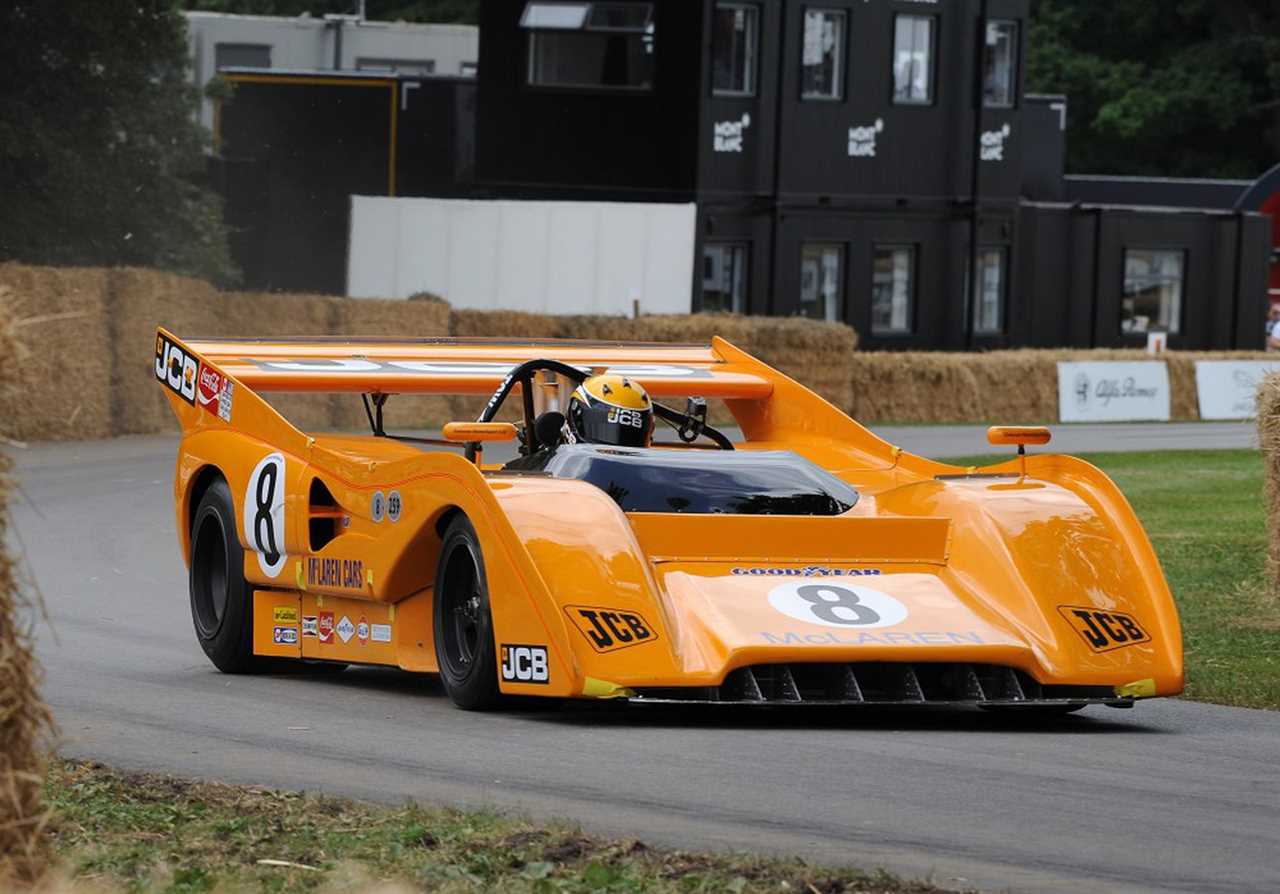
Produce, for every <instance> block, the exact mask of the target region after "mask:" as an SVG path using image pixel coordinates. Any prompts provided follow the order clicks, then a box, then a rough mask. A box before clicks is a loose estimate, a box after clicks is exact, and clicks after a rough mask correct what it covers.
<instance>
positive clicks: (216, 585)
mask: <svg viewBox="0 0 1280 894" xmlns="http://www.w3.org/2000/svg"><path fill="white" fill-rule="evenodd" d="M235 519H236V511H235V503H234V502H233V501H232V499H231V489H230V488H229V487H227V482H226V481H224V480H222V479H218V480H217V481H215V482H213V483H212V484H211V485H209V488H208V490H206V491H205V493H204V497H203V498H201V500H200V505H199V506H197V507H196V512H195V518H194V520H193V521H192V523H191V566H190V573H189V578H188V581H189V591H190V595H191V620H192V622H193V623H194V624H195V628H196V639H198V640H199V641H200V647H201V648H202V649H204V653H205V654H206V655H208V656H209V660H210V661H212V662H213V666H214V667H216V668H217V669H218V670H220V671H222V672H223V673H224V674H243V673H249V672H250V671H253V670H257V669H258V665H259V662H258V660H257V659H255V657H254V654H253V606H252V604H251V603H252V595H253V593H252V590H251V589H250V587H249V584H248V582H246V581H245V579H244V547H242V546H241V545H240V538H239V537H238V536H237V534H236V521H235Z"/></svg>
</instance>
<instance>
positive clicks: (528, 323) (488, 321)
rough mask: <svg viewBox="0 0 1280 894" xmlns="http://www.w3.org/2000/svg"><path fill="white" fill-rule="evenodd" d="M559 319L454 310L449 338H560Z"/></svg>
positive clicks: (509, 313)
mask: <svg viewBox="0 0 1280 894" xmlns="http://www.w3.org/2000/svg"><path fill="white" fill-rule="evenodd" d="M559 321H560V318H559V317H552V316H548V315H547V314H531V313H525V312H524V311H518V310H455V311H453V313H452V314H451V315H450V320H449V334H450V335H454V336H457V337H458V338H560V337H561V336H560V334H559V333H560V330H559V326H560V323H559Z"/></svg>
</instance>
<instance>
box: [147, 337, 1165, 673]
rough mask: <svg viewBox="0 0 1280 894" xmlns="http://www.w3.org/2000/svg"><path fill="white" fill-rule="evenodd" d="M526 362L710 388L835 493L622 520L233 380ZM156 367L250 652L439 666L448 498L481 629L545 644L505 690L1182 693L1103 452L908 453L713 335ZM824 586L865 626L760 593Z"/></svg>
mask: <svg viewBox="0 0 1280 894" xmlns="http://www.w3.org/2000/svg"><path fill="white" fill-rule="evenodd" d="M542 357H546V358H550V359H554V360H558V361H561V362H564V363H569V364H573V365H575V366H579V367H582V368H608V369H610V370H611V371H620V372H623V373H624V374H626V375H628V376H630V377H632V378H634V379H636V380H638V381H639V382H640V383H641V384H643V385H644V387H645V388H646V389H648V391H649V392H650V394H652V395H653V396H654V397H655V398H657V399H658V400H662V399H665V398H678V397H685V396H704V397H708V398H720V399H723V400H724V401H725V404H726V405H727V407H728V408H729V410H730V412H731V413H732V414H733V416H734V417H735V418H736V420H737V423H738V425H739V427H740V428H741V430H742V433H743V438H744V442H743V443H741V444H739V445H737V447H738V449H739V450H744V451H750V450H770V451H779V450H785V451H791V452H793V453H796V454H799V455H800V456H802V457H804V458H805V459H807V460H809V461H810V462H812V463H814V464H816V465H818V466H820V467H821V468H822V469H825V470H827V471H828V472H830V473H831V474H833V475H835V476H836V477H838V478H840V479H842V480H843V481H844V482H846V483H847V484H849V485H850V486H851V487H852V488H853V489H854V490H856V491H857V493H858V495H859V499H858V502H857V503H856V505H855V506H854V507H853V508H852V509H850V510H849V511H848V512H845V513H844V514H842V515H838V516H831V517H825V516H824V517H811V516H804V517H800V516H780V515H772V516H765V515H689V514H681V513H677V512H672V513H624V512H623V511H622V510H621V509H620V508H619V506H618V504H617V503H615V502H614V500H613V499H612V498H611V497H610V496H609V495H608V494H606V493H605V492H604V491H603V490H601V489H599V488H597V487H596V486H594V485H592V484H589V483H587V482H584V481H578V480H569V479H559V478H553V477H550V476H531V475H512V474H505V473H503V472H502V471H501V470H500V469H499V468H497V467H491V466H483V465H480V466H478V465H476V464H473V463H471V462H468V461H467V460H466V459H465V458H464V457H463V456H462V455H460V453H459V452H458V451H457V450H450V449H448V448H441V449H433V450H424V449H423V448H422V447H421V446H415V445H413V444H411V443H406V442H403V441H397V440H393V439H389V438H385V437H374V436H372V435H363V436H358V435H345V434H323V433H304V432H302V431H299V430H298V429H296V428H295V427H293V426H292V425H290V424H289V423H288V422H287V421H286V420H285V419H283V418H282V417H281V416H280V415H279V414H278V413H277V412H276V411H275V410H274V409H272V408H271V406H270V405H269V404H268V403H267V402H266V401H265V400H264V399H263V398H262V397H260V396H259V395H258V394H257V393H256V392H258V391H310V392H334V391H343V392H351V393H366V394H374V395H394V394H398V393H442V394H443V393H456V394H487V393H491V392H492V391H494V389H495V388H497V387H498V386H499V385H500V384H501V383H502V381H503V378H504V376H505V375H506V371H508V370H509V369H510V368H511V367H513V366H514V365H515V364H517V363H520V362H522V361H525V360H529V359H534V358H542ZM175 358H176V359H177V360H178V362H177V363H176V364H175V363H174V359H175ZM156 364H157V365H156V370H157V377H158V378H159V379H160V380H161V382H162V384H165V385H166V394H167V395H168V397H169V400H170V402H171V404H172V406H173V409H174V412H175V413H176V415H177V416H178V419H179V421H180V422H181V425H182V430H183V439H182V443H181V447H180V449H179V453H178V460H177V474H176V477H175V483H174V499H175V507H176V516H177V527H178V532H179V540H180V543H181V547H182V551H183V554H184V556H186V557H187V558H188V560H189V558H190V556H189V553H190V543H189V539H190V534H189V528H190V524H191V518H192V512H193V504H194V500H195V499H197V498H198V497H197V493H198V491H199V489H200V487H201V486H202V483H203V482H205V481H207V479H208V476H209V475H211V474H213V473H214V472H215V471H216V474H218V475H221V476H222V477H223V478H225V479H226V481H227V482H228V484H229V487H230V490H231V493H232V495H233V496H234V500H235V508H236V516H237V519H239V520H241V523H240V530H239V536H240V540H241V543H242V544H243V545H244V546H245V548H246V552H245V565H244V574H245V578H246V580H247V581H249V582H250V584H251V585H252V586H253V587H254V588H255V594H254V607H253V611H254V615H253V618H254V649H255V652H257V653H258V654H261V655H274V656H281V657H293V658H300V659H301V658H305V659H318V660H331V661H342V662H354V663H362V664H376V665H391V666H398V667H401V668H404V669H405V670H410V671H426V672H431V671H435V670H436V659H435V655H434V648H433V636H432V630H431V625H432V611H431V600H432V584H433V576H434V574H435V570H436V562H437V558H438V554H439V549H440V531H439V524H440V521H441V519H442V518H444V517H445V516H446V515H447V514H449V513H452V512H456V511H460V512H463V513H465V514H466V515H467V516H468V518H469V519H470V521H471V523H472V525H473V526H474V528H475V531H476V533H477V535H478V538H479V541H480V545H481V548H482V551H483V556H484V563H485V568H486V573H487V578H488V588H489V594H490V602H491V606H492V612H493V626H494V636H495V641H496V642H497V643H498V644H505V643H518V644H531V643H533V644H539V645H545V647H546V649H547V655H548V662H549V675H548V676H549V679H548V681H547V682H546V683H545V684H540V685H535V684H529V683H519V682H513V681H503V682H502V683H501V689H502V691H503V692H508V693H516V694H525V695H543V696H569V697H613V696H619V695H628V694H630V693H631V692H632V691H633V690H635V689H637V688H644V687H698V686H717V685H719V684H721V683H723V682H724V680H725V678H726V676H727V675H728V674H729V673H730V672H732V671H734V670H735V669H737V668H742V667H747V666H753V665H761V664H779V663H800V664H803V663H808V662H852V661H857V662H916V663H928V662H961V663H978V664H986V665H1000V666H1005V667H1011V668H1016V669H1018V670H1020V671H1022V672H1024V673H1025V674H1027V675H1028V676H1030V677H1031V678H1033V679H1034V680H1035V681H1037V682H1039V683H1041V684H1045V685H1054V684H1064V685H1075V686H1105V687H1111V689H1112V690H1113V691H1114V692H1115V694H1116V696H1117V697H1124V698H1142V697H1150V696H1156V695H1173V694H1176V693H1178V692H1180V691H1181V690H1182V687H1183V663H1182V640H1181V631H1180V626H1179V622H1178V616H1177V611H1176V609H1175V607H1174V603H1173V600H1172V598H1171V596H1170V593H1169V589H1168V586H1167V584H1166V582H1165V579H1164V575H1163V573H1162V572H1161V569H1160V566H1159V564H1158V562H1157V560H1156V557H1155V554H1154V552H1153V550H1152V548H1151V545H1150V543H1149V541H1148V539H1147V537H1146V535H1145V533H1144V531H1143V529H1142V527H1141V525H1140V524H1139V522H1138V520H1137V518H1136V517H1135V516H1134V513H1133V511H1132V509H1131V508H1130V507H1129V505H1128V503H1127V502H1126V500H1125V498H1124V497H1123V496H1122V495H1121V493H1120V492H1119V490H1118V489H1117V488H1116V486H1115V485H1114V484H1113V483H1112V482H1111V481H1110V480H1109V479H1108V478H1107V477H1106V476H1105V475H1104V474H1103V473H1102V472H1100V471H1099V470H1098V469H1096V468H1094V467H1093V466H1091V465H1089V464H1087V463H1085V462H1082V461H1080V460H1077V459H1073V458H1070V457H1065V456H1057V455H1032V456H1028V457H1026V458H1025V465H1023V464H1022V463H1021V462H1020V461H1019V460H1018V459H1017V458H1016V457H1014V456H1013V455H1012V454H1011V456H1010V459H1009V462H1007V463H1004V464H1002V465H999V466H993V467H991V468H985V469H982V470H971V469H970V470H966V469H961V468H957V467H953V466H949V465H945V464H942V463H937V462H933V461H931V460H928V459H924V458H921V457H918V456H913V455H911V454H908V453H905V452H903V451H901V450H900V449H898V448H896V447H894V446H893V445H891V444H889V443H886V442H885V441H883V440H881V439H880V438H878V437H876V436H875V435H873V434H872V433H871V432H870V431H868V430H867V429H866V428H864V427H863V426H861V425H859V424H858V423H857V422H855V421H853V420H852V419H850V418H849V417H848V416H846V415H845V414H844V413H842V412H841V411H840V410H838V409H837V408H836V407H834V406H832V405H830V404H828V403H827V402H825V401H824V400H822V399H821V398H820V397H818V396H817V395H816V394H814V393H813V392H811V391H809V390H808V389H806V388H804V387H803V386H801V385H800V384H798V383H796V382H794V381H792V380H791V379H788V378H787V377H786V376H784V375H782V374H780V373H779V372H777V371H776V370H773V369H771V368H769V367H768V366H766V365H765V364H763V363H761V362H760V361H758V360H756V359H755V358H753V357H751V356H749V355H748V354H746V353H744V352H742V351H740V350H738V349H737V348H735V347H733V346H732V345H730V344H728V343H727V342H724V341H723V340H720V339H716V340H714V342H713V343H712V344H711V345H710V346H672V345H625V344H586V343H579V342H555V343H553V342H514V341H512V342H506V341H504V342H497V341H483V340H473V341H465V340H450V339H437V340H424V341H421V342H405V341H401V342H391V341H378V340H352V341H341V340H316V339H312V340H306V341H303V340H299V341H288V340H279V341H261V342H259V341H244V342H236V341H192V342H187V343H183V342H181V341H180V340H179V339H177V338H176V337H175V336H173V335H171V334H170V333H168V332H167V331H165V330H161V331H160V332H159V333H158V336H157V360H156ZM193 367H194V372H195V379H196V381H195V389H194V394H195V399H194V400H192V399H191V392H192V389H191V387H190V383H189V379H190V376H189V375H188V373H189V371H190V370H191V369H192V368H193ZM211 395H212V397H211ZM1015 434H1016V433H1015ZM1019 439H1020V438H1015V439H1012V440H1010V441H1009V443H1018V441H1019ZM652 449H655V450H657V449H664V448H652ZM665 449H681V448H675V447H671V448H665ZM273 457H274V458H276V459H273ZM277 460H278V461H279V462H281V463H282V470H283V494H284V496H283V508H282V512H281V514H280V521H281V526H282V529H283V530H282V532H281V544H280V552H281V553H282V555H281V556H280V557H279V558H278V559H277V560H276V561H275V562H268V561H266V560H265V559H264V556H263V555H262V553H260V552H258V551H256V550H255V546H254V541H253V534H252V532H251V531H250V530H249V527H250V526H251V525H252V524H254V523H256V522H257V521H258V519H257V516H256V515H255V513H256V512H258V511H265V510H259V509H256V508H255V506H254V505H252V501H254V500H258V501H259V502H260V504H262V495H261V494H254V493H251V482H252V480H254V475H255V470H257V469H259V468H260V467H261V465H262V464H263V463H264V462H273V461H277ZM316 482H319V483H320V485H319V486H318V485H317V484H316ZM263 505H264V504H263ZM393 516H394V518H393ZM836 578H839V579H840V580H841V581H842V582H843V583H842V584H841V586H846V585H847V586H853V587H855V589H858V592H860V593H863V592H867V593H870V594H872V595H870V596H867V597H866V598H867V599H880V600H882V601H883V602H884V604H886V605H890V606H891V609H890V610H889V611H888V613H887V614H886V613H884V612H881V616H878V617H879V621H877V623H876V624H874V625H866V626H865V627H864V628H863V627H857V626H850V625H849V623H848V622H847V621H844V620H843V619H837V620H840V621H843V622H842V623H823V622H822V620H821V618H819V617H806V616H799V615H798V614H797V613H796V612H795V611H788V610H786V609H785V606H784V607H781V608H780V607H779V605H782V604H783V603H781V602H779V601H778V599H777V598H776V593H777V591H778V590H779V588H780V587H784V586H788V585H793V584H797V583H798V582H808V583H809V584H813V585H816V586H819V587H821V586H822V585H823V584H824V583H827V584H830V583H831V582H832V581H834V580H835V579H836ZM885 597H887V599H886V598H885ZM806 598H809V597H806ZM814 598H815V599H818V598H825V597H821V594H819V596H818V597H814ZM811 601H813V600H811ZM895 612H896V614H895ZM290 629H292V630H294V631H295V632H294V633H289V632H288V631H289V630H290ZM282 631H283V632H282Z"/></svg>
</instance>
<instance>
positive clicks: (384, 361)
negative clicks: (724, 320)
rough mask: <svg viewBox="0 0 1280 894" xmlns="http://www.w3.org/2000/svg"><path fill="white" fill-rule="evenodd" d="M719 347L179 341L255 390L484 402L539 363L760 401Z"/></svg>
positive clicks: (757, 371) (665, 388)
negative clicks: (518, 371)
mask: <svg viewBox="0 0 1280 894" xmlns="http://www.w3.org/2000/svg"><path fill="white" fill-rule="evenodd" d="M165 340H168V341H170V342H175V343H176V342H178V341H179V340H178V339H177V338H175V337H174V336H173V335H172V334H170V333H169V332H167V331H166V330H164V329H160V330H159V332H158V333H157V345H159V344H161V343H163V342H164V341H165ZM720 344H722V343H721V342H720V340H719V339H716V340H715V342H713V344H711V345H675V344H654V343H631V342H584V341H572V340H567V339H531V340H507V339H481V338H424V339H380V338H359V339H348V338H275V339H207V338H200V339H193V340H191V341H188V342H186V345H187V346H188V347H189V349H190V352H191V353H193V354H196V355H198V356H199V357H200V358H202V359H203V360H204V361H205V362H206V363H208V364H209V365H211V366H213V367H214V368H216V369H217V370H218V371H219V372H221V373H222V374H223V375H225V376H227V377H230V378H231V379H233V380H235V381H236V382H239V383H240V384H241V385H243V386H244V387H246V388H248V389H251V390H256V391H272V392H351V393H360V394H491V393H492V392H494V391H495V390H497V388H498V386H499V385H501V384H502V381H503V379H504V378H505V377H506V375H507V373H509V372H510V371H511V370H512V369H514V368H515V367H516V366H518V365H519V364H521V363H523V362H524V361H526V360H536V359H539V358H548V359H552V360H559V361H561V362H562V363H567V364H570V365H571V366H577V367H580V368H582V369H583V370H584V371H590V370H593V369H608V370H609V371H610V372H614V373H619V374H622V375H627V376H630V377H631V378H633V379H636V380H638V381H639V382H640V383H641V384H642V385H643V386H644V387H645V388H646V389H647V390H648V391H649V392H650V393H651V394H653V395H654V396H655V397H664V398H665V397H685V396H694V395H700V396H704V397H713V398H722V399H728V400H760V399H764V398H768V397H770V396H771V395H772V393H773V382H772V381H770V380H769V379H768V378H766V377H765V376H762V375H761V370H762V367H760V366H759V365H758V364H754V363H750V364H749V363H742V362H734V361H730V360H727V359H726V357H725V354H724V353H722V352H721V351H718V350H717V347H718V346H719V345H720ZM157 350H159V348H157ZM159 362H160V360H159V358H157V363H159Z"/></svg>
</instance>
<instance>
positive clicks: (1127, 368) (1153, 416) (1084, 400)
mask: <svg viewBox="0 0 1280 894" xmlns="http://www.w3.org/2000/svg"><path fill="white" fill-rule="evenodd" d="M1058 418H1059V421H1061V422H1168V421H1169V368H1168V367H1167V366H1166V365H1165V364H1164V363H1162V362H1159V361H1153V362H1136V363H1119V362H1116V363H1067V362H1061V363H1059V364H1058Z"/></svg>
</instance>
